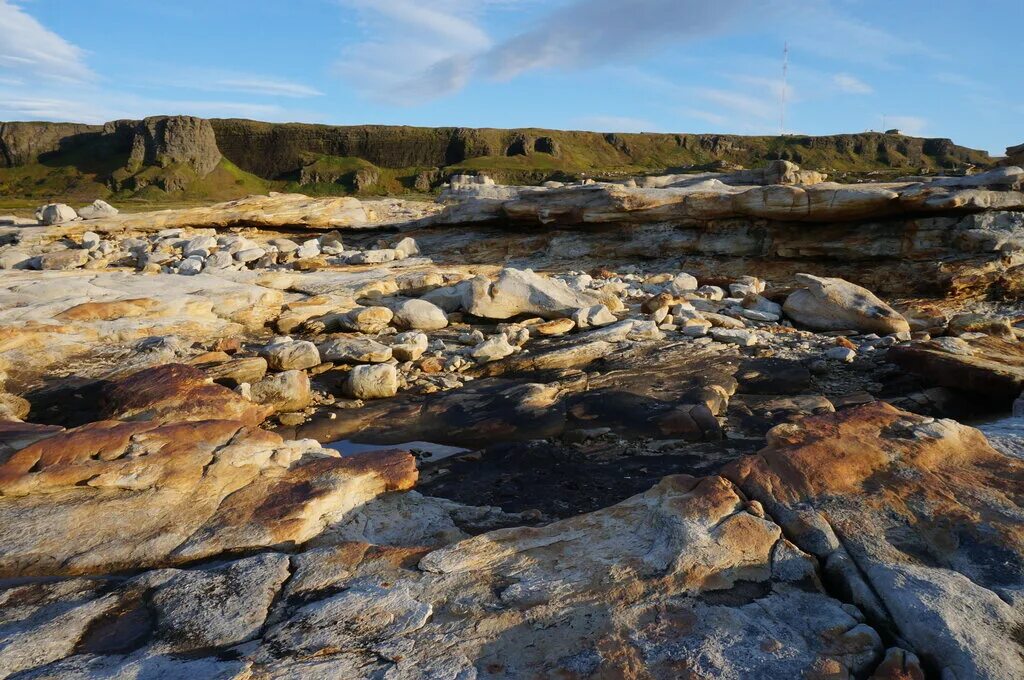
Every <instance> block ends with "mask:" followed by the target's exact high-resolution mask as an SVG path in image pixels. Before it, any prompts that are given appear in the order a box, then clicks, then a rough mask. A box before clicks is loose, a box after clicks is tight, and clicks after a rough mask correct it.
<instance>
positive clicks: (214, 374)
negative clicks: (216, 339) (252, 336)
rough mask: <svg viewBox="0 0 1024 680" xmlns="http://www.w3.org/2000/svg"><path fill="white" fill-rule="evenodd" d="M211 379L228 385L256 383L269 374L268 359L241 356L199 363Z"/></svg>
mask: <svg viewBox="0 0 1024 680" xmlns="http://www.w3.org/2000/svg"><path fill="white" fill-rule="evenodd" d="M197 367H198V368H200V369H202V371H203V373H205V374H206V375H207V376H209V378H210V379H211V380H213V381H214V382H215V383H219V384H221V385H224V386H226V387H238V385H240V384H241V383H255V382H257V381H259V380H260V379H262V378H263V376H264V375H266V374H267V360H266V359H264V358H263V357H241V358H238V359H231V360H228V361H224V362H220V363H215V364H199V365H198V366H197Z"/></svg>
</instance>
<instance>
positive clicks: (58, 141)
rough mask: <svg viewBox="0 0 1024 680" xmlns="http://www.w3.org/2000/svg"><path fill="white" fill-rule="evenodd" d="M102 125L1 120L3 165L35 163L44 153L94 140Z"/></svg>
mask: <svg viewBox="0 0 1024 680" xmlns="http://www.w3.org/2000/svg"><path fill="white" fill-rule="evenodd" d="M102 131H103V126H101V125H83V124H80V123H0V168H13V167H16V166H19V165H28V164H29V163H36V162H38V161H39V158H40V157H41V156H45V155H46V154H49V153H54V152H57V151H67V150H70V149H73V148H75V147H77V146H79V145H82V144H88V143H94V142H95V141H96V140H97V138H98V137H99V136H100V134H101V133H102Z"/></svg>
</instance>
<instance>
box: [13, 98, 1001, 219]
mask: <svg viewBox="0 0 1024 680" xmlns="http://www.w3.org/2000/svg"><path fill="white" fill-rule="evenodd" d="M769 160H786V161H792V162H794V163H798V164H801V165H804V166H806V167H808V168H812V169H814V170H818V171H821V172H828V173H831V174H833V175H838V174H848V173H853V174H864V173H870V172H876V171H883V172H890V173H892V172H897V173H900V172H902V173H904V174H917V173H921V172H927V173H931V172H935V171H941V170H952V169H961V170H962V169H967V168H973V167H987V166H990V165H992V164H993V163H994V161H993V159H991V158H990V157H989V156H988V154H987V153H985V152H981V151H977V150H973V149H968V148H965V147H961V146H957V145H956V144H954V143H953V142H952V141H950V140H948V139H922V138H916V137H908V136H904V135H898V134H879V133H860V134H848V135H832V136H825V137H810V136H804V135H791V136H786V137H743V136H736V135H693V134H660V133H599V132H578V131H560V130H542V129H532V128H531V129H517V130H499V129H483V128H481V129H477V128H415V127H402V126H380V125H367V126H330V125H309V124H300V123H262V122H258V121H250V120H238V119H212V120H204V119H200V118H194V117H190V116H154V117H151V118H146V119H144V120H141V121H128V120H120V121H113V122H110V123H106V124H104V125H80V124H69V123H45V122H7V123H0V187H2V188H3V189H4V193H5V194H7V195H10V196H25V197H39V198H43V199H47V200H49V199H54V198H59V197H61V196H63V197H65V198H66V197H69V196H72V195H81V196H85V195H94V197H95V195H97V194H100V193H101V194H102V195H99V197H100V198H108V197H110V196H116V197H119V198H120V197H126V196H137V197H140V198H147V199H149V200H160V199H161V198H162V197H165V196H166V195H167V194H170V195H173V196H179V197H180V196H182V195H185V196H195V197H197V198H208V197H218V198H225V199H227V198H238V197H240V196H242V195H244V193H245V192H246V191H253V190H263V191H265V190H268V189H275V190H288V191H292V190H296V189H297V187H301V186H314V187H316V188H317V191H318V192H320V193H333V194H341V193H350V192H358V193H364V194H365V193H369V194H386V193H409V192H416V191H419V192H428V191H431V190H432V189H434V188H436V187H437V186H438V185H440V184H441V183H442V182H443V181H444V180H445V179H446V178H448V177H450V176H451V175H456V174H460V173H465V172H469V173H473V174H477V173H480V174H487V175H489V176H491V177H493V178H496V179H498V180H501V181H504V182H507V183H518V184H538V183H540V182H543V181H545V180H567V179H580V178H583V177H621V176H628V175H630V174H635V173H638V172H643V173H647V174H662V173H666V172H677V171H693V170H695V169H701V168H703V169H708V168H719V167H736V166H741V167H759V166H761V165H763V164H764V163H766V162H768V161H769ZM90 192H91V194H90Z"/></svg>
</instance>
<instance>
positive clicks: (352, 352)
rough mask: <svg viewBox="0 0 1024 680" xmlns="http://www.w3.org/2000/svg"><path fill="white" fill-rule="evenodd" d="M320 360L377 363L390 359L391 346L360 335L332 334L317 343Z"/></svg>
mask: <svg viewBox="0 0 1024 680" xmlns="http://www.w3.org/2000/svg"><path fill="white" fill-rule="evenodd" d="M317 349H319V350H320V358H321V360H322V361H331V362H334V363H341V364H379V363H381V362H384V361H389V360H390V359H391V352H392V348H391V347H388V346H387V345H382V344H381V343H379V342H377V341H376V340H371V339H369V338H365V337H361V336H358V335H357V336H345V335H338V336H333V337H331V338H330V339H329V340H327V341H325V342H322V343H320V344H319V345H317Z"/></svg>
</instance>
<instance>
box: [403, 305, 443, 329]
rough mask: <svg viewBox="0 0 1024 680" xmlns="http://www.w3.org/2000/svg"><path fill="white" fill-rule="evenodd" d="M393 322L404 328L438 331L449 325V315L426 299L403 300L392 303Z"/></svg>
mask: <svg viewBox="0 0 1024 680" xmlns="http://www.w3.org/2000/svg"><path fill="white" fill-rule="evenodd" d="M391 310H392V312H394V318H393V319H392V323H394V325H395V326H396V327H397V328H401V329H403V330H419V331H436V330H439V329H441V328H444V327H446V326H447V325H448V316H447V315H446V314H445V313H444V310H442V309H441V308H440V307H438V306H437V305H435V304H432V303H430V302H427V301H426V300H403V301H401V302H399V303H396V304H394V305H392V307H391Z"/></svg>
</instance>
